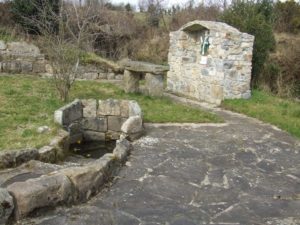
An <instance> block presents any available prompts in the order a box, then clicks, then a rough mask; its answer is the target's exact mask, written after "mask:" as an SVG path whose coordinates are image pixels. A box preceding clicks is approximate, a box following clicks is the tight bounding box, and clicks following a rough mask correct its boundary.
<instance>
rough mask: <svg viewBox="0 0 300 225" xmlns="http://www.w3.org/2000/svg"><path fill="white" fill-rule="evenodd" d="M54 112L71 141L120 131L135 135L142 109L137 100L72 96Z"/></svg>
mask: <svg viewBox="0 0 300 225" xmlns="http://www.w3.org/2000/svg"><path fill="white" fill-rule="evenodd" d="M54 116H55V121H56V122H57V123H59V124H61V125H62V126H64V127H65V129H66V130H67V131H68V132H69V134H70V143H75V142H78V141H81V140H85V141H96V140H97V141H99V140H102V141H105V140H117V139H119V138H120V136H121V134H124V135H127V136H128V137H129V138H131V139H135V138H137V137H139V136H140V135H141V134H142V133H143V121H142V111H141V108H140V106H139V105H138V103H137V102H136V101H130V100H115V99H108V100H99V101H97V100H95V99H85V100H75V101H73V102H72V103H70V104H68V105H66V106H64V107H62V108H60V109H59V110H56V111H55V115H54Z"/></svg>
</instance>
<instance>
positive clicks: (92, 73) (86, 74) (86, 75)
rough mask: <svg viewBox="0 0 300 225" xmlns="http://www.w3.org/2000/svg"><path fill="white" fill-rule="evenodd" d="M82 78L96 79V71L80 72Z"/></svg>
mask: <svg viewBox="0 0 300 225" xmlns="http://www.w3.org/2000/svg"><path fill="white" fill-rule="evenodd" d="M82 78H83V79H87V80H97V79H98V73H96V72H89V73H84V74H82Z"/></svg>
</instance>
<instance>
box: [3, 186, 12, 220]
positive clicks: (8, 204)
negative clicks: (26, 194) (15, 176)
mask: <svg viewBox="0 0 300 225" xmlns="http://www.w3.org/2000/svg"><path fill="white" fill-rule="evenodd" d="M13 210H14V202H13V198H12V196H11V195H10V194H9V193H8V191H7V190H6V189H3V188H0V224H6V223H7V221H8V218H9V217H10V215H11V214H12V212H13Z"/></svg>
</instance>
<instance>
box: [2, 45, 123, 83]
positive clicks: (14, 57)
mask: <svg viewBox="0 0 300 225" xmlns="http://www.w3.org/2000/svg"><path fill="white" fill-rule="evenodd" d="M0 73H20V74H34V75H35V74H41V75H47V76H51V75H52V74H53V68H52V67H51V65H50V64H49V63H47V60H45V56H44V54H42V53H41V51H40V49H39V48H38V47H37V46H35V45H33V44H29V43H26V42H8V43H5V42H4V41H1V40H0ZM77 78H78V79H83V80H122V79H123V74H122V73H121V72H114V71H113V70H112V69H110V68H102V67H99V66H91V65H82V66H80V67H79V71H78V75H77Z"/></svg>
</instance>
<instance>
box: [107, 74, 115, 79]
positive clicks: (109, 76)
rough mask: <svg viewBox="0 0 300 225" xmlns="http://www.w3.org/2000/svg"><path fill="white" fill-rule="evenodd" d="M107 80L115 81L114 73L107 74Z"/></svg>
mask: <svg viewBox="0 0 300 225" xmlns="http://www.w3.org/2000/svg"><path fill="white" fill-rule="evenodd" d="M107 79H108V80H114V79H115V74H114V73H108V74H107Z"/></svg>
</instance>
